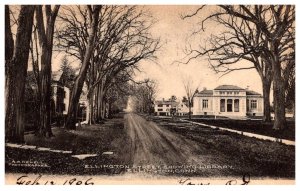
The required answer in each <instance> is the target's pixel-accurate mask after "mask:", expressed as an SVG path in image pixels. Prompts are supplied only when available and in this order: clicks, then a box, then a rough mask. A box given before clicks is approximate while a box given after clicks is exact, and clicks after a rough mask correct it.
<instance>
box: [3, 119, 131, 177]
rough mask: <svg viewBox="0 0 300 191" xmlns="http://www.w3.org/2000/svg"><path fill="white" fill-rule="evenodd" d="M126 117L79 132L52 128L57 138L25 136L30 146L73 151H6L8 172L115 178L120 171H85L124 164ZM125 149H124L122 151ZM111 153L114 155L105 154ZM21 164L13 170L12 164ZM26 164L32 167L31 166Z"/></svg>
mask: <svg viewBox="0 0 300 191" xmlns="http://www.w3.org/2000/svg"><path fill="white" fill-rule="evenodd" d="M123 123H124V121H123V115H118V116H115V117H114V118H113V119H109V120H107V121H105V123H103V124H100V125H90V126H89V125H82V127H81V128H78V129H77V130H76V131H74V130H72V131H67V130H65V129H63V128H53V133H54V135H55V136H54V137H51V138H41V137H38V136H35V135H33V134H28V135H25V142H26V144H27V145H34V146H37V147H46V148H50V149H53V150H64V151H72V153H70V154H68V153H67V154H65V153H54V152H50V151H37V150H30V149H21V148H9V147H6V148H5V167H6V169H5V171H6V172H24V173H29V172H30V173H41V172H43V173H55V174H83V173H87V174H99V173H100V174H106V173H107V174H115V173H121V171H118V172H115V171H113V170H112V171H109V170H107V169H101V168H97V169H96V168H85V166H86V165H91V166H93V167H96V166H97V165H102V164H124V161H122V160H123V159H122V157H119V156H118V153H120V152H121V150H120V149H122V148H119V147H117V145H120V144H121V145H124V143H126V142H128V140H127V139H128V137H127V136H126V135H127V134H126V131H125V130H124V128H123V127H124V126H123V125H124V124H123ZM123 149H125V148H124V147H123ZM107 151H111V152H113V154H112V155H104V154H103V152H107ZM78 154H97V156H96V157H88V158H85V159H83V160H79V159H77V158H74V157H72V155H78ZM16 162H17V163H18V164H20V163H22V165H21V166H14V165H12V163H16ZM23 163H30V165H29V166H26V165H24V164H23ZM34 163H36V164H39V165H40V164H47V165H48V166H49V167H34V165H32V164H34Z"/></svg>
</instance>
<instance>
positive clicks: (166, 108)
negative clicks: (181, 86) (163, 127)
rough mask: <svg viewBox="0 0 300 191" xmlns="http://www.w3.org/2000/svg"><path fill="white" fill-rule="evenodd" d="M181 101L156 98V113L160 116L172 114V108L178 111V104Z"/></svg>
mask: <svg viewBox="0 0 300 191" xmlns="http://www.w3.org/2000/svg"><path fill="white" fill-rule="evenodd" d="M178 104H179V103H178V102H176V101H170V100H165V99H162V100H156V101H155V102H154V113H155V115H159V116H170V115H171V114H172V110H173V111H174V112H176V110H177V109H176V108H177V105H178Z"/></svg>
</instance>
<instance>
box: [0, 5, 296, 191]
mask: <svg viewBox="0 0 300 191" xmlns="http://www.w3.org/2000/svg"><path fill="white" fill-rule="evenodd" d="M37 3H41V4H43V3H51V4H53V3H57V4H86V3H87V1H83V0H80V1H78V0H72V1H70V0H67V1H66V0H55V1H50V2H45V1H40V0H38V1H36V0H35V1H33V0H30V1H28V0H27V1H26V0H10V1H8V0H4V1H1V8H0V15H1V17H0V18H1V22H2V25H1V26H2V30H1V32H0V34H1V38H2V39H3V41H2V42H4V5H5V4H37ZM88 3H90V4H152V5H154V4H159V5H165V4H178V5H193V4H223V3H226V4H243V3H244V4H296V26H299V24H300V23H299V22H298V19H299V18H300V17H299V13H298V12H299V10H298V5H297V1H296V0H284V1H283V0H264V1H261V0H252V1H241V0H230V1H219V0H209V1H208V0H207V1H203V0H184V1H170V0H153V1H149V0H130V1H128V0H117V1H115V0H113V1H111V0H89V1H88ZM296 42H297V43H296V50H298V49H299V46H298V42H299V41H298V29H297V30H296ZM0 56H1V60H2V62H1V63H2V64H0V89H1V90H2V92H1V94H0V105H1V106H2V107H1V109H0V116H1V119H2V120H1V126H0V127H1V129H2V133H0V139H1V140H2V141H1V143H0V149H1V150H0V152H1V153H2V155H1V156H2V157H1V165H2V166H1V167H0V173H1V174H0V186H1V188H0V190H19V189H20V187H19V186H3V185H4V184H5V182H4V157H5V154H4V131H5V129H4V120H5V115H4V108H5V107H4V97H5V96H4V81H5V80H4V43H2V47H1V53H0ZM297 58H298V55H297V56H296V61H297ZM297 73H298V72H296V79H298V75H297ZM297 81H298V80H297ZM296 84H297V87H296V95H299V91H298V89H299V86H298V83H296ZM296 103H297V104H296V111H299V109H300V108H299V104H298V102H297V101H296ZM296 114H297V115H296V119H297V118H298V112H296ZM296 124H297V122H296ZM296 129H297V127H296ZM298 137H299V130H297V131H296V140H298ZM298 158H299V147H298V146H296V159H298ZM297 163H298V161H297V162H296V164H297ZM296 172H300V167H299V165H296ZM296 181H297V182H296V186H246V187H244V186H243V188H242V187H241V186H231V187H224V186H201V188H199V187H198V186H189V187H187V186H180V185H178V186H133V185H130V186H124V185H121V186H120V185H114V186H93V187H84V188H83V187H73V186H72V187H62V186H55V187H49V186H46V187H45V186H44V187H43V188H42V187H39V186H38V187H37V186H35V187H32V186H27V187H24V186H23V187H22V188H21V189H22V190H24V191H25V190H30V191H31V190H39V191H40V190H57V189H59V190H66V189H72V190H79V189H80V190H82V189H87V190H92V189H93V190H118V191H119V190H131V191H135V190H138V191H140V190H146V191H147V190H149V191H150V190H153V189H170V190H173V191H177V190H187V189H189V190H197V191H198V190H199V189H200V190H229V189H230V190H239V191H240V190H257V189H258V190H263V189H264V190H266V189H267V190H273V191H277V190H278V191H282V190H285V189H286V190H292V191H293V190H294V191H295V190H296V188H298V189H297V190H299V188H300V187H299V182H298V173H296Z"/></svg>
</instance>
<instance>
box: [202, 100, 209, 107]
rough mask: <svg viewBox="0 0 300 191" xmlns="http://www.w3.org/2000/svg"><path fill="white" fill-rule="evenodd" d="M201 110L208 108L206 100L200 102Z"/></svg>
mask: <svg viewBox="0 0 300 191" xmlns="http://www.w3.org/2000/svg"><path fill="white" fill-rule="evenodd" d="M202 108H203V109H206V108H208V100H207V99H204V100H202Z"/></svg>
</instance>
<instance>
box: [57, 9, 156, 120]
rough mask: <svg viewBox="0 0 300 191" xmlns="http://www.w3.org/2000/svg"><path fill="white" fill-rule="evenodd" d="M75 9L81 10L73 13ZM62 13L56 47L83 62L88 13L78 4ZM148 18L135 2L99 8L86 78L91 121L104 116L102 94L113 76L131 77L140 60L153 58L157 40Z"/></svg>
mask: <svg viewBox="0 0 300 191" xmlns="http://www.w3.org/2000/svg"><path fill="white" fill-rule="evenodd" d="M75 10H78V12H79V13H80V14H74V11H75ZM65 13H66V14H61V16H60V18H61V20H62V21H64V22H66V23H67V25H64V26H63V27H62V30H60V31H59V33H58V40H59V43H58V47H60V48H61V49H64V50H65V51H66V52H67V53H68V54H70V55H72V56H75V57H76V58H78V59H79V60H80V61H81V62H83V56H82V55H83V52H84V51H85V49H86V45H87V37H88V35H87V34H88V32H87V27H86V24H83V23H88V20H87V19H86V18H88V17H87V16H86V15H87V14H88V13H87V12H86V11H85V10H84V9H82V7H80V6H77V7H67V8H66V12H65ZM147 18H149V16H147V15H146V14H145V13H144V12H143V11H141V10H138V9H137V8H136V6H103V8H102V9H101V12H100V18H99V19H100V20H99V24H98V28H97V35H96V37H95V42H96V43H95V46H94V50H93V51H94V52H93V56H92V57H91V59H90V65H89V68H88V70H87V74H86V78H85V83H86V85H87V89H88V93H87V97H88V100H89V104H88V105H89V106H88V107H89V111H90V112H89V113H90V114H89V117H90V122H91V123H94V122H96V121H99V120H101V119H103V117H104V112H103V111H104V109H103V108H104V106H103V105H105V104H106V103H105V100H104V98H105V97H106V95H105V94H106V93H107V92H109V89H110V88H111V87H112V86H113V85H114V84H115V81H116V79H118V77H119V76H122V75H123V76H124V78H123V80H127V81H128V80H130V79H131V76H130V75H131V74H132V73H133V72H132V71H133V69H136V68H138V63H139V61H140V60H143V59H152V58H155V56H154V52H155V51H156V50H157V48H158V42H159V40H158V39H154V38H153V37H152V36H151V34H150V33H149V29H150V28H151V26H152V24H153V22H152V21H151V19H147ZM82 21H83V22H82ZM123 80H122V81H123Z"/></svg>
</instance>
